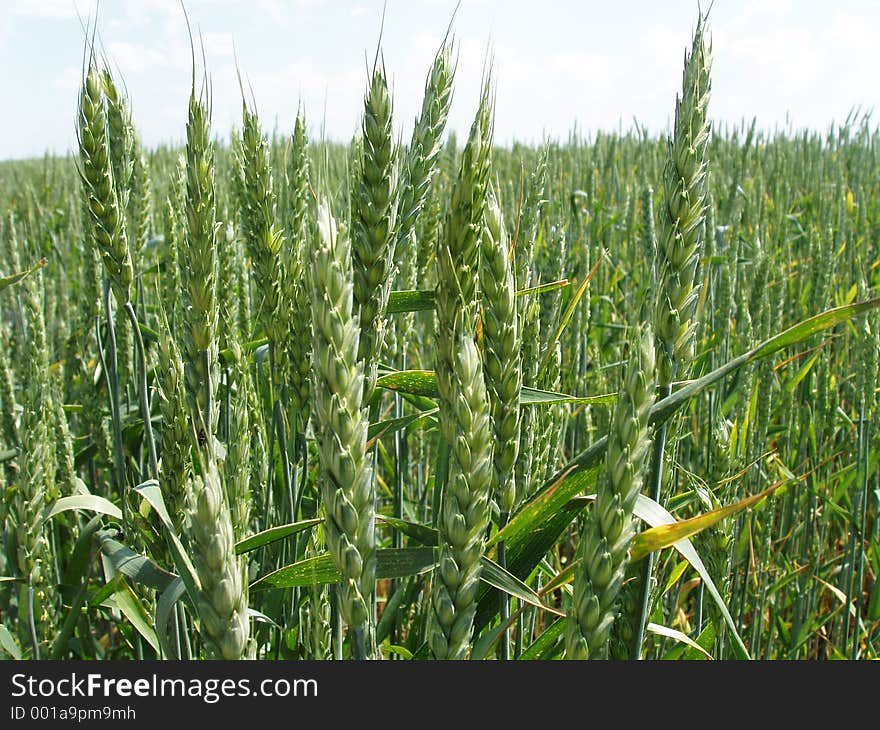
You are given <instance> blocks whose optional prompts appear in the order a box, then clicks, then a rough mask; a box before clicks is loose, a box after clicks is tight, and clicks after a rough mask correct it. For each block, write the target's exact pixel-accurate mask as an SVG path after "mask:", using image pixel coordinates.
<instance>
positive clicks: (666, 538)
mask: <svg viewBox="0 0 880 730" xmlns="http://www.w3.org/2000/svg"><path fill="white" fill-rule="evenodd" d="M785 483H786V482H779V483H777V484H774V485H773V486H772V487H768V488H767V489H765V490H764V491H763V492H760V493H759V494H755V495H753V496H751V497H746V498H745V499H743V500H741V501H739V502H736V503H735V504H729V505H727V506H726V507H721V508H720V509H716V510H712V511H711V512H707V513H706V514H704V515H698V516H696V517H692V518H691V519H689V520H681V521H680V522H676V523H674V524H672V525H660V526H658V527H652V528H650V529H648V530H645V531H644V532H640V533H639V534H638V535H636V536H635V538H633V541H632V548H631V550H630V559H631V560H641V559H642V558H643V557H645V556H646V555H647V554H648V553H653V552H656V551H657V550H662V549H663V548H667V547H671V546H672V545H675V543H677V542H678V541H679V540H683V539H684V538H686V537H690V536H691V535H696V534H697V533H699V532H702V531H703V530H705V529H706V528H708V527H711V526H712V525H714V524H715V523H716V522H720V521H721V520H723V519H724V518H725V517H729V516H730V515H732V514H736V513H737V512H741V511H742V510H744V509H746V508H747V507H751V506H752V505H753V504H755V503H756V502H760V501H761V500H762V499H764V497H766V496H767V495H769V494H771V493H772V492H774V491H776V490H777V489H779V487H781V486H782V485H783V484H785Z"/></svg>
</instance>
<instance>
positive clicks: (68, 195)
mask: <svg viewBox="0 0 880 730" xmlns="http://www.w3.org/2000/svg"><path fill="white" fill-rule="evenodd" d="M198 45H199V44H198V39H196V40H195V41H194V47H195V48H198ZM194 64H195V67H194V69H193V82H192V90H191V95H190V100H189V106H188V110H187V117H186V119H187V121H186V129H185V140H186V141H185V144H184V145H182V146H180V147H172V146H160V147H157V148H147V147H145V146H144V145H143V144H142V143H141V141H140V137H139V132H138V120H137V118H136V117H135V116H134V115H133V114H132V111H131V109H132V107H133V104H132V100H131V99H130V98H128V96H127V92H126V86H125V82H124V79H122V78H120V77H119V75H118V72H116V71H114V68H115V66H114V64H113V63H112V59H111V58H108V57H107V56H106V55H105V54H104V53H103V52H102V51H101V49H100V48H99V47H98V46H96V44H94V43H92V42H90V41H89V42H87V43H86V47H85V51H84V63H83V70H82V77H81V83H80V93H79V105H78V108H77V109H76V110H71V118H72V119H73V118H74V112H75V120H76V139H77V150H76V154H75V155H74V156H67V157H65V156H48V155H47V156H46V157H44V158H42V159H35V160H27V161H9V162H3V163H0V212H2V217H0V470H2V473H0V496H2V499H0V535H2V544H0V655H3V656H5V657H7V658H31V659H49V658H52V659H153V658H164V659H199V658H206V659H212V658H222V659H320V660H342V659H373V660H378V659H382V660H394V661H405V660H413V659H469V660H494V659H497V660H533V659H542V660H547V659H560V660H582V659H639V658H645V659H670V660H671V659H681V660H683V659H687V660H702V659H749V658H751V659H874V658H877V653H878V649H880V579H878V578H880V543H878V532H880V514H878V511H880V510H878V508H880V484H878V457H880V441H878V435H880V434H878V431H880V429H875V428H874V426H873V424H874V422H875V420H876V417H877V415H878V403H877V382H876V380H877V369H878V347H880V343H878V331H880V319H878V314H877V307H878V305H880V300H878V299H877V298H875V297H876V295H877V286H878V284H880V253H878V250H877V246H876V241H877V240H878V236H880V159H878V157H880V134H878V130H877V128H876V127H875V126H872V125H871V123H870V120H869V118H858V117H854V118H851V119H849V120H847V122H846V123H845V124H842V125H834V126H832V127H831V128H830V130H829V131H828V132H827V133H824V134H819V133H815V132H812V133H806V132H805V133H802V134H791V133H786V132H776V133H773V134H770V133H766V132H762V131H760V129H759V128H758V126H757V123H756V122H752V123H745V124H742V125H738V126H726V127H723V128H716V127H715V126H714V125H713V116H712V102H713V90H712V44H711V21H710V20H709V19H707V17H705V16H703V15H700V16H699V17H698V18H697V19H696V22H695V26H694V31H693V36H692V43H691V44H690V46H689V47H688V48H687V49H686V53H685V56H684V63H683V67H682V76H681V86H680V89H679V92H678V95H677V97H676V98H670V99H669V112H670V118H671V119H673V120H674V122H673V124H672V128H671V130H670V133H669V134H668V135H651V134H649V133H647V132H646V131H644V130H642V129H640V128H636V129H633V130H631V131H618V132H615V133H595V134H594V135H592V136H590V137H581V136H578V135H572V136H571V137H570V138H569V139H568V140H566V141H564V142H562V141H548V142H547V143H546V144H544V145H540V146H526V145H521V144H514V145H510V146H501V145H498V144H496V143H495V139H494V136H493V132H494V121H495V112H494V98H495V88H496V87H495V83H496V82H495V78H494V76H493V70H492V66H491V64H487V66H486V68H484V69H479V68H477V69H475V68H466V67H464V65H462V64H459V63H458V55H457V46H456V40H455V37H454V34H452V35H449V36H448V37H447V38H446V39H445V40H444V42H443V45H442V46H441V47H440V48H438V49H437V52H436V55H435V57H434V59H433V63H432V65H431V66H430V68H427V69H425V70H424V71H425V85H424V96H423V99H422V100H421V107H420V112H419V115H418V117H417V118H416V120H415V123H414V125H413V132H412V137H411V138H410V139H400V138H399V137H398V135H397V133H396V131H395V130H396V129H397V126H396V125H397V122H398V119H397V117H396V116H395V106H394V97H393V93H392V89H391V84H390V83H389V77H390V73H391V71H392V70H391V69H386V68H385V64H384V61H383V59H382V55H381V52H377V53H376V54H375V60H373V61H372V62H371V63H370V64H369V68H368V72H367V74H366V76H365V78H364V85H363V88H364V96H363V111H362V117H361V120H360V126H359V132H358V134H357V135H356V136H355V137H354V138H353V139H352V140H351V141H350V143H348V144H341V143H334V142H327V141H322V140H321V139H320V138H319V137H316V136H314V134H310V132H314V127H313V120H312V117H310V116H308V115H309V114H311V113H314V114H318V113H319V111H320V110H307V109H303V110H302V111H301V112H300V115H299V116H298V117H297V119H296V120H295V125H294V131H293V133H292V134H291V135H290V136H281V135H279V134H274V135H270V134H268V133H267V131H266V127H265V126H264V124H263V122H261V119H260V116H259V113H258V107H259V101H260V100H259V99H255V98H254V97H253V95H251V94H245V95H244V98H243V100H242V103H241V119H240V123H239V124H238V125H236V128H235V129H233V130H232V132H231V134H230V137H229V139H230V142H229V143H228V144H226V143H222V142H219V141H218V140H217V136H216V135H217V132H218V130H216V129H214V127H213V126H212V102H213V99H212V87H211V83H210V68H209V65H208V64H207V62H206V61H205V60H204V58H203V57H200V56H199V54H198V52H195V53H194ZM481 74H482V77H481V78H482V92H481V94H480V99H479V103H478V105H477V107H476V108H475V109H473V110H471V111H470V113H471V115H472V116H471V118H472V119H473V122H472V125H471V127H470V131H469V133H468V134H467V137H466V138H465V139H457V138H456V135H455V134H454V133H450V132H449V131H448V130H447V120H448V118H449V112H450V107H451V105H452V104H454V103H456V101H455V98H454V93H453V92H454V88H455V84H456V79H458V78H460V77H462V76H463V75H472V76H473V75H476V76H477V77H480V75H481ZM219 131H220V132H221V133H224V134H225V133H226V132H227V130H219Z"/></svg>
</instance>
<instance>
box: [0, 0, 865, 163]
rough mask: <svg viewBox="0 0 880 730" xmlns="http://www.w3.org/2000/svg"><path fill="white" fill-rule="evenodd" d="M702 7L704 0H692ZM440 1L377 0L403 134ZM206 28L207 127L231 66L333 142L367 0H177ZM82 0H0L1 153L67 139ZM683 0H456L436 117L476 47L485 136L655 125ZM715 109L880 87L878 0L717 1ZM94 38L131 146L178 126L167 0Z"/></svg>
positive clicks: (465, 76) (684, 20)
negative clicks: (122, 92)
mask: <svg viewBox="0 0 880 730" xmlns="http://www.w3.org/2000/svg"><path fill="white" fill-rule="evenodd" d="M704 4H705V3H704ZM455 5H456V0H408V1H407V0H388V2H387V17H386V21H385V30H384V36H383V39H382V48H383V53H384V57H385V64H386V68H387V71H388V73H389V76H390V77H391V80H392V84H393V89H394V98H395V118H396V120H397V125H398V128H399V129H400V131H401V133H402V135H403V136H404V138H405V139H408V138H409V133H410V130H411V128H412V119H413V117H414V116H415V114H416V112H417V110H418V106H419V103H420V101H421V94H422V89H423V86H424V79H425V75H426V73H427V71H428V68H429V66H430V62H431V59H432V57H433V55H434V52H435V50H436V48H437V46H438V45H439V43H440V41H441V39H442V37H443V35H444V33H445V29H446V26H447V24H448V21H449V18H450V17H451V15H452V12H453V9H454V8H455ZM186 6H187V10H188V12H189V14H190V18H191V20H192V22H193V25H194V27H197V28H198V29H199V30H200V31H201V34H202V37H203V39H204V45H205V49H206V54H207V64H208V71H209V74H210V76H211V80H212V84H213V88H214V130H215V133H216V134H217V135H220V136H224V137H225V136H226V135H227V134H228V131H229V129H230V127H231V126H232V125H233V124H236V123H238V121H239V119H240V113H241V96H240V92H239V88H238V82H237V80H236V75H235V58H234V55H233V48H234V51H235V54H236V55H237V58H238V62H239V65H240V68H241V70H242V72H243V74H244V76H245V77H246V79H247V80H248V81H249V82H250V84H251V86H252V88H253V91H254V95H255V98H256V102H257V108H258V110H259V113H260V117H261V119H262V120H263V123H264V126H266V127H268V128H271V127H273V126H274V125H276V124H277V127H278V129H279V130H280V131H282V132H286V131H289V130H290V129H291V127H292V125H293V119H294V116H295V114H296V110H297V108H298V106H299V104H300V103H302V104H303V105H304V108H305V110H306V114H307V117H308V121H309V127H310V133H311V134H312V136H316V135H318V134H319V133H320V130H321V127H322V126H324V127H325V128H326V133H327V136H328V137H330V138H333V139H340V140H343V139H349V138H350V137H351V135H352V133H353V132H354V131H355V130H356V128H357V126H358V123H359V116H360V109H361V105H362V98H363V92H364V88H365V84H366V79H367V73H366V67H367V58H368V57H369V58H372V55H373V52H374V50H375V47H376V42H377V39H378V35H379V26H380V19H381V16H382V6H383V2H382V0H248V1H245V0H187V2H186ZM95 8H96V2H95V0H0V76H2V78H3V80H4V84H3V86H4V98H5V100H6V104H4V106H5V108H6V112H5V113H4V114H3V115H2V116H0V159H6V158H10V157H28V156H34V155H40V154H42V153H43V152H45V151H46V150H50V151H54V152H58V153H65V152H67V151H69V150H72V149H73V148H74V147H73V146H74V143H75V136H74V124H75V113H76V99H77V90H78V84H79V80H80V69H81V59H82V53H83V46H84V33H83V30H82V26H81V24H80V20H79V19H78V18H77V10H78V11H79V13H80V14H82V15H83V16H84V17H89V16H91V17H92V18H94V15H95ZM696 15H697V3H696V1H695V0H667V1H665V2H650V1H648V0H621V1H620V2H607V0H602V1H597V0H462V2H461V6H460V8H459V10H458V14H457V16H456V18H455V21H454V25H453V30H454V33H455V36H456V38H457V41H458V46H459V64H458V72H457V75H456V83H455V96H454V99H453V107H452V112H451V115H450V126H451V127H452V128H454V129H455V130H456V131H457V132H458V133H459V136H460V137H461V136H462V135H464V134H466V131H467V128H468V126H469V124H470V121H471V118H472V116H473V113H474V110H475V106H476V101H477V97H478V91H479V84H480V78H481V73H482V69H483V62H484V59H485V57H486V53H487V49H489V51H490V52H491V53H492V56H493V58H494V70H495V74H494V75H495V82H496V98H497V105H496V121H495V129H496V139H497V141H498V142H500V143H503V144H508V143H510V142H511V141H512V140H515V139H516V140H521V141H526V142H529V141H540V140H541V139H543V138H544V137H545V136H550V137H556V138H563V139H564V138H565V137H567V136H568V134H569V132H570V131H571V130H572V129H573V128H574V126H575V124H576V125H577V128H578V129H579V130H581V131H584V132H589V131H593V130H596V129H604V130H609V129H614V128H617V127H618V125H622V126H623V127H629V126H630V125H631V124H632V120H633V119H636V120H638V121H639V123H640V124H642V125H643V126H647V128H648V129H649V130H651V131H652V132H655V133H658V132H662V131H664V130H666V129H667V128H668V126H669V122H670V118H671V115H672V111H673V106H674V101H675V94H676V92H677V91H678V89H679V88H680V84H681V67H682V59H683V55H684V51H685V49H686V47H687V46H688V43H689V39H690V35H691V31H692V29H693V26H694V22H695V19H696ZM710 29H711V33H712V40H713V56H714V66H713V77H712V79H713V88H712V99H711V102H710V106H709V113H710V116H711V117H712V119H713V121H714V122H715V123H716V124H724V123H736V122H738V121H739V120H740V119H742V118H747V119H751V117H753V116H755V117H757V118H758V121H759V124H760V126H762V127H763V128H765V129H771V130H772V129H774V128H776V127H785V126H787V125H788V124H789V123H790V124H791V125H793V126H794V127H795V128H802V127H808V128H813V129H818V130H824V129H826V128H827V126H828V124H829V123H830V122H831V121H832V120H837V121H842V120H843V119H844V118H845V117H846V115H847V114H848V112H849V111H850V110H851V109H853V108H854V107H861V108H862V109H863V110H868V109H873V108H875V107H877V106H878V101H880V43H878V42H877V40H876V38H877V31H878V29H880V1H876V0H875V1H868V0H860V1H859V0H849V1H845V2H833V3H832V2H826V1H824V0H823V1H821V2H812V1H808V0H740V1H737V2H734V1H733V0H715V3H714V6H713V8H712V11H711V16H710ZM98 31H99V34H100V39H101V42H102V44H103V46H104V49H105V50H106V52H107V54H108V56H109V57H110V58H111V60H112V62H113V63H114V64H115V65H116V67H117V69H118V72H119V74H120V75H121V77H122V78H123V79H124V82H125V84H126V86H127V88H128V92H129V95H130V98H131V103H132V107H133V112H134V120H135V124H136V125H137V127H138V129H139V131H140V134H141V137H142V138H143V140H144V141H145V143H146V144H147V145H150V146H152V145H155V144H158V143H160V142H174V141H179V140H181V139H182V138H183V136H184V134H185V120H186V99H187V95H188V86H189V78H190V54H189V41H188V36H187V31H186V25H185V22H184V18H183V13H182V11H181V9H180V3H179V2H178V0H102V1H101V3H100V8H99V14H98Z"/></svg>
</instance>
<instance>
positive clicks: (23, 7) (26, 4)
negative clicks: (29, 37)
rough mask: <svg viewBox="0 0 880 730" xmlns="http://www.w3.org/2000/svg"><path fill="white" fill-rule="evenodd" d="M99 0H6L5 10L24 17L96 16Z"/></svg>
mask: <svg viewBox="0 0 880 730" xmlns="http://www.w3.org/2000/svg"><path fill="white" fill-rule="evenodd" d="M97 5H98V2H97V0H5V2H4V3H3V11H4V12H5V13H8V14H9V15H10V16H18V17H23V18H76V17H77V11H78V12H79V15H80V16H82V17H83V18H87V17H94V15H95V8H96V7H97Z"/></svg>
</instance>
